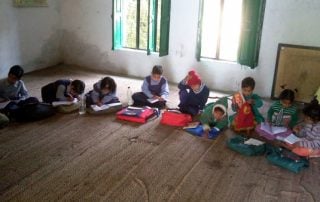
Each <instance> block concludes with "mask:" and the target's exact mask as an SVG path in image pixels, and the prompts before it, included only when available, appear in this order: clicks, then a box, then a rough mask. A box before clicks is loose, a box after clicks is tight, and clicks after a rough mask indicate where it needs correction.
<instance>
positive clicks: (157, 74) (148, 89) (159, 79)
mask: <svg viewBox="0 0 320 202" xmlns="http://www.w3.org/2000/svg"><path fill="white" fill-rule="evenodd" d="M162 73H163V69H162V66H161V65H155V66H154V67H153V69H152V72H151V75H150V76H147V77H145V79H144V81H143V84H142V87H141V89H142V92H137V93H134V94H133V95H132V99H133V101H134V103H133V105H134V106H139V107H142V106H150V107H156V108H159V109H163V108H164V107H165V106H166V101H167V100H168V96H169V85H168V81H167V79H166V78H164V77H163V76H162ZM150 99H153V100H154V101H156V102H150V101H148V100H150Z"/></svg>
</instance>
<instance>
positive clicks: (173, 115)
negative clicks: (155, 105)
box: [160, 110, 192, 127]
mask: <svg viewBox="0 0 320 202" xmlns="http://www.w3.org/2000/svg"><path fill="white" fill-rule="evenodd" d="M191 122H192V117H191V115H190V114H184V113H181V112H180V111H178V110H167V111H164V112H163V113H162V118H161V121H160V123H161V124H163V125H169V126H178V127H184V126H187V125H188V123H191Z"/></svg>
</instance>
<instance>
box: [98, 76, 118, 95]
mask: <svg viewBox="0 0 320 202" xmlns="http://www.w3.org/2000/svg"><path fill="white" fill-rule="evenodd" d="M116 88H117V84H116V82H115V81H114V80H113V78H111V77H109V76H107V77H104V78H103V79H102V80H101V84H100V89H101V92H102V93H103V94H107V93H109V92H111V93H114V92H115V91H116Z"/></svg>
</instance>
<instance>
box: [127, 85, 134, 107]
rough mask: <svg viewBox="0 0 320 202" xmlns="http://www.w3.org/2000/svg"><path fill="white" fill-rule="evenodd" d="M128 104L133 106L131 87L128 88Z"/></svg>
mask: <svg viewBox="0 0 320 202" xmlns="http://www.w3.org/2000/svg"><path fill="white" fill-rule="evenodd" d="M127 102H128V105H129V106H130V105H133V100H132V90H131V88H130V86H128V90H127Z"/></svg>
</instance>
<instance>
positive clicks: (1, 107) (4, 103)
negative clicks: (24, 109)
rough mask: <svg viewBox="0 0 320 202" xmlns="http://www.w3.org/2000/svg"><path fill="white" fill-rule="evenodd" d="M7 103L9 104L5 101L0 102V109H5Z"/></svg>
mask: <svg viewBox="0 0 320 202" xmlns="http://www.w3.org/2000/svg"><path fill="white" fill-rule="evenodd" d="M9 103H10V100H8V101H5V102H0V109H3V108H5V107H6V106H7V105H8V104H9Z"/></svg>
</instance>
